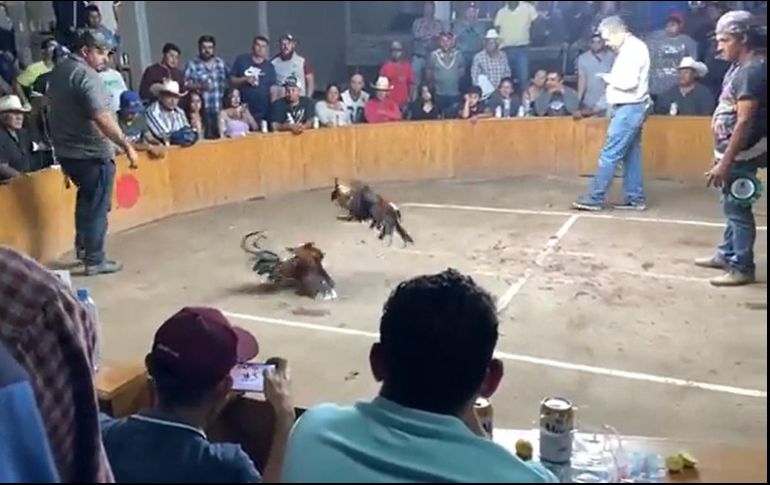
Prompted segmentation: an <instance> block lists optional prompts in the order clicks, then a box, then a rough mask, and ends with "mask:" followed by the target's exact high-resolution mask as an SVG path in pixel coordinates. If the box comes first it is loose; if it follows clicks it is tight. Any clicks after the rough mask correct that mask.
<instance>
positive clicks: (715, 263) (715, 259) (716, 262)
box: [694, 255, 730, 271]
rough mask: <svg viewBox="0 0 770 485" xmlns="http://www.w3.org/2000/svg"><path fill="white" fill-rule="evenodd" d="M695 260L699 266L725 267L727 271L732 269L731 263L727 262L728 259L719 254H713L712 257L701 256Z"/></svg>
mask: <svg viewBox="0 0 770 485" xmlns="http://www.w3.org/2000/svg"><path fill="white" fill-rule="evenodd" d="M694 262H695V266H698V267H699V268H708V269H723V270H725V271H727V270H729V269H730V265H729V264H727V261H725V260H724V259H722V258H721V257H720V256H717V255H714V256H711V257H710V258H699V259H696V260H695V261H694Z"/></svg>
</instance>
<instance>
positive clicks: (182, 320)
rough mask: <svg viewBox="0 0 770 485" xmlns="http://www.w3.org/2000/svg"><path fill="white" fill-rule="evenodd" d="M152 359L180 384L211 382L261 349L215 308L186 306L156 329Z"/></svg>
mask: <svg viewBox="0 0 770 485" xmlns="http://www.w3.org/2000/svg"><path fill="white" fill-rule="evenodd" d="M150 353H151V356H152V359H153V362H155V363H156V364H157V365H159V366H160V367H162V368H163V369H164V371H166V372H167V373H168V374H170V375H171V376H173V377H174V378H175V379H176V380H178V381H179V382H180V383H181V384H188V385H190V386H196V387H199V386H208V385H213V384H216V383H217V382H219V381H220V380H222V379H223V378H224V377H225V376H226V375H228V374H229V373H230V371H231V370H232V368H233V367H235V365H236V364H238V363H240V362H248V361H249V360H251V359H253V358H254V357H256V356H257V354H258V353H259V344H258V343H257V339H256V338H254V336H253V335H251V334H250V333H249V332H248V331H246V330H244V329H242V328H239V327H234V326H233V325H231V324H230V322H229V321H228V320H227V318H226V317H225V316H224V315H223V314H222V312H220V311H219V310H217V309H215V308H208V307H185V308H182V309H181V310H179V311H178V312H177V313H176V314H174V315H173V316H172V317H171V318H169V319H168V320H166V321H165V322H164V323H163V325H161V326H160V328H159V329H158V331H157V332H155V340H154V342H153V344H152V350H151V351H150Z"/></svg>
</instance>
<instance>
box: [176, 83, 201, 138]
mask: <svg viewBox="0 0 770 485" xmlns="http://www.w3.org/2000/svg"><path fill="white" fill-rule="evenodd" d="M180 104H181V105H182V109H183V110H184V113H185V114H186V115H187V120H188V121H189V122H190V126H191V127H192V129H193V130H194V131H195V132H196V133H198V137H199V138H203V134H204V133H206V121H205V120H206V118H205V117H204V116H203V108H204V105H203V97H202V96H201V93H199V92H198V91H190V92H189V93H188V94H187V96H185V97H184V98H182V102H181V103H180Z"/></svg>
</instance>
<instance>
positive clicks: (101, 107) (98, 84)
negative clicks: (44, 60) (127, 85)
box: [48, 56, 113, 159]
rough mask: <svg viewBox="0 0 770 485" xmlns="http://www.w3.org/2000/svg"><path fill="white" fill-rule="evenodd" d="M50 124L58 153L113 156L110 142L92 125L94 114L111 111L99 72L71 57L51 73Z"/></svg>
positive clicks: (92, 156)
mask: <svg viewBox="0 0 770 485" xmlns="http://www.w3.org/2000/svg"><path fill="white" fill-rule="evenodd" d="M48 97H49V99H50V100H51V110H50V113H51V114H50V116H49V120H50V126H51V135H52V137H53V144H54V148H55V149H56V152H57V154H58V155H59V156H62V157H66V158H78V159H84V158H106V159H109V158H112V154H113V153H112V145H111V144H110V142H109V140H107V138H105V137H104V135H102V133H101V131H99V129H98V128H97V127H96V125H95V124H94V122H93V121H92V120H93V117H94V115H96V114H97V113H99V112H102V111H108V110H110V103H109V101H110V99H109V94H108V93H107V89H106V87H105V86H104V82H102V79H101V78H100V77H99V74H98V73H97V72H96V71H95V70H94V69H92V68H90V67H89V66H88V65H87V64H86V63H85V61H83V60H82V59H79V58H77V57H75V56H70V57H69V58H67V59H65V60H64V61H62V62H60V63H59V64H57V65H56V67H55V68H54V69H53V71H52V72H51V77H50V79H49V87H48Z"/></svg>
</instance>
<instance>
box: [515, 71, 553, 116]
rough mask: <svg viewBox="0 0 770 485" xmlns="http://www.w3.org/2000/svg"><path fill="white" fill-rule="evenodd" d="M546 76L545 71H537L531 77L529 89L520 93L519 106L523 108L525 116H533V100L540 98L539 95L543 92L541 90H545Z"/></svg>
mask: <svg viewBox="0 0 770 485" xmlns="http://www.w3.org/2000/svg"><path fill="white" fill-rule="evenodd" d="M547 76H548V73H547V72H545V69H539V70H538V71H537V72H536V73H535V75H534V77H532V81H531V82H530V84H529V87H527V89H525V90H524V92H523V93H522V95H521V104H522V105H523V106H524V112H525V113H526V114H527V115H533V114H534V109H535V100H536V99H537V97H538V96H540V93H542V92H543V89H545V78H546V77H547Z"/></svg>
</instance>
